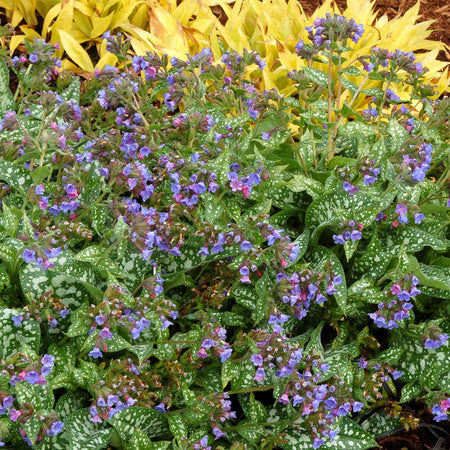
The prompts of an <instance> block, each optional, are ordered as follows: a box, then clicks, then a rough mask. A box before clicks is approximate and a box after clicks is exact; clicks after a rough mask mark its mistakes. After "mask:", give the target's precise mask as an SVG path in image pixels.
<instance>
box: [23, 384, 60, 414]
mask: <svg viewBox="0 0 450 450" xmlns="http://www.w3.org/2000/svg"><path fill="white" fill-rule="evenodd" d="M15 389H16V398H17V401H18V402H19V403H20V404H22V405H23V404H24V403H26V402H28V403H31V405H32V406H33V409H34V410H35V411H38V410H40V409H51V408H53V404H54V401H55V397H54V396H53V391H52V390H51V388H50V386H49V384H48V383H46V384H43V385H39V384H30V383H28V382H27V381H23V382H22V383H18V384H16V386H15Z"/></svg>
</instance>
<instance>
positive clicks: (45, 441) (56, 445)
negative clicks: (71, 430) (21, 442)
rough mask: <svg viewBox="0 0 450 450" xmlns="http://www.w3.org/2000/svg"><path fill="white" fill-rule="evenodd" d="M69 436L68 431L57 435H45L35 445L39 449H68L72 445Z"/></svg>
mask: <svg viewBox="0 0 450 450" xmlns="http://www.w3.org/2000/svg"><path fill="white" fill-rule="evenodd" d="M67 436H68V435H67V433H64V432H63V433H60V434H58V435H57V436H47V435H44V436H43V438H42V439H41V440H40V441H39V443H38V444H36V445H35V447H36V448H38V449H39V450H67V449H68V448H69V446H70V442H69V440H68V439H67Z"/></svg>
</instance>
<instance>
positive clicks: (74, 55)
mask: <svg viewBox="0 0 450 450" xmlns="http://www.w3.org/2000/svg"><path fill="white" fill-rule="evenodd" d="M419 6H420V5H419V3H417V4H416V5H415V6H413V7H412V8H411V9H409V10H408V11H407V12H406V13H405V14H404V15H403V16H401V17H396V18H394V19H392V20H388V19H387V17H386V16H382V17H379V18H377V17H376V16H377V14H376V12H374V1H371V0H347V8H346V9H345V10H344V11H340V10H339V8H338V6H337V5H336V4H335V3H334V2H333V1H332V0H326V1H325V2H324V3H323V5H322V6H321V7H319V8H318V9H317V10H316V11H315V12H314V14H313V15H312V16H311V17H308V16H307V15H306V14H305V12H304V11H303V9H302V7H301V4H300V3H299V2H298V0H236V1H234V2H233V1H232V0H181V1H180V0H179V1H177V0H0V8H3V9H4V11H5V14H6V16H7V18H8V20H9V21H10V23H11V25H12V26H13V27H17V26H18V27H19V28H20V30H21V32H22V34H17V35H16V36H14V37H13V38H12V40H11V42H10V50H11V54H12V53H13V52H14V51H15V49H16V48H17V47H18V46H19V45H20V44H21V43H22V42H23V40H24V39H25V38H27V39H29V40H33V39H34V37H39V38H43V39H46V40H47V41H49V42H51V43H56V42H58V43H59V44H60V48H61V50H60V54H59V55H58V56H60V57H61V56H63V55H64V53H65V54H66V55H67V57H68V58H65V59H63V68H66V69H69V70H73V71H78V72H80V71H85V72H92V71H93V70H94V69H95V68H96V69H102V68H103V67H104V66H105V65H107V64H109V65H116V64H118V61H117V58H116V57H115V55H113V54H111V53H109V52H108V51H107V50H106V42H105V40H103V39H102V38H101V36H102V35H103V33H104V32H105V31H107V30H110V31H112V32H122V33H124V34H126V35H127V36H128V37H130V39H131V46H132V49H133V51H134V52H135V53H136V54H145V53H146V52H147V51H157V52H158V53H167V54H169V55H170V56H176V57H178V58H185V56H186V54H187V53H191V54H192V53H197V52H199V51H201V50H202V49H203V48H206V47H210V48H211V50H212V52H213V55H214V57H215V59H216V60H220V58H221V56H222V54H223V53H224V52H225V51H228V50H236V51H239V52H242V51H243V49H244V48H247V49H253V50H256V51H258V52H259V53H260V55H261V57H262V58H264V59H265V61H266V63H267V65H266V67H265V68H264V69H263V71H262V83H261V84H260V85H259V88H261V89H271V88H276V89H277V90H278V91H279V92H281V93H283V94H285V95H291V94H293V93H294V92H295V87H294V86H293V84H292V83H291V82H290V81H289V80H288V79H287V77H286V74H287V73H288V72H290V71H291V70H293V69H297V70H298V69H300V68H301V67H302V66H303V65H304V64H305V62H304V61H303V60H302V59H300V58H299V57H298V56H297V55H296V54H295V45H296V44H297V42H298V41H299V40H300V39H304V40H307V32H306V30H305V27H307V26H310V25H312V23H313V21H314V19H315V18H317V17H324V16H325V14H326V13H330V14H335V13H336V14H343V15H344V16H346V17H347V18H353V19H354V20H355V21H356V23H358V24H363V25H364V30H365V33H364V35H363V37H362V38H361V39H360V40H359V42H358V43H357V44H355V43H353V42H351V43H349V45H350V46H351V47H352V50H351V51H349V52H348V53H346V54H345V57H346V58H347V62H346V63H345V64H347V65H351V64H356V65H360V63H359V62H358V61H357V58H358V57H360V56H362V55H364V54H367V53H369V51H370V49H371V48H372V47H374V46H377V47H380V48H386V49H388V50H395V49H401V50H402V51H405V52H414V53H416V54H417V59H418V61H420V62H422V64H423V65H424V66H425V67H427V68H428V69H429V72H427V73H426V81H427V82H429V83H430V84H435V85H437V91H438V93H439V94H441V93H442V92H445V91H446V90H447V89H448V86H449V84H450V78H449V76H448V68H447V65H448V63H446V62H443V61H439V60H437V59H436V58H437V55H438V53H439V51H440V50H441V49H443V48H444V47H445V45H444V44H443V43H442V42H438V41H433V40H430V39H428V37H429V36H430V34H431V32H432V30H431V28H430V26H431V25H432V21H424V22H418V20H419V19H420V16H419ZM217 10H220V11H221V13H222V17H221V20H220V21H219V19H218V17H217V16H216V15H215V14H214V12H216V11H217ZM37 15H40V16H41V17H42V18H43V24H42V27H40V29H37V24H38V20H37ZM23 22H24V23H23ZM88 52H89V53H88ZM89 55H95V56H94V57H93V59H94V60H95V61H96V62H95V64H94V63H93V61H92V59H91V57H90V56H89ZM314 66H315V67H316V68H319V69H325V67H323V66H321V65H320V63H314ZM343 69H345V65H344V67H343ZM254 72H255V73H253V74H252V73H250V74H249V75H250V76H252V75H254V76H257V75H261V72H260V69H259V68H257V67H256V66H255V68H254ZM333 77H337V73H334V74H333ZM349 79H350V81H353V82H354V83H356V84H358V83H360V82H361V81H362V79H358V77H349ZM376 86H377V81H374V80H369V82H368V83H367V84H366V85H365V87H367V88H370V87H376ZM405 89H407V87H405ZM347 94H348V93H346V92H343V93H342V95H344V96H345V95H347ZM397 94H398V95H399V96H400V97H402V95H405V94H406V93H402V92H397ZM365 102H366V99H365V98H364V96H360V98H359V99H358V101H357V102H356V103H355V104H354V107H355V108H357V109H360V108H361V107H362V106H363V104H364V103H365Z"/></svg>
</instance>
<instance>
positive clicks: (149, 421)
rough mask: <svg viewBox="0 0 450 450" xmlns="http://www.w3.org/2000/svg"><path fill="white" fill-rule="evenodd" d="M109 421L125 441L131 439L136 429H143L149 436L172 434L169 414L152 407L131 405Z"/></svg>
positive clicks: (156, 436)
mask: <svg viewBox="0 0 450 450" xmlns="http://www.w3.org/2000/svg"><path fill="white" fill-rule="evenodd" d="M108 422H109V423H110V424H111V425H112V426H113V427H114V428H115V429H116V430H117V432H118V433H119V435H120V437H121V438H122V440H123V441H124V442H128V441H129V440H131V439H132V436H133V434H134V433H135V432H136V430H141V431H143V432H144V433H145V434H146V435H147V436H148V437H149V438H158V437H168V436H170V430H169V425H168V423H167V416H166V415H165V414H163V413H161V412H159V411H156V410H154V409H151V408H144V407H140V406H131V407H130V408H126V409H123V410H122V411H120V412H118V413H117V414H116V415H115V416H114V417H112V418H111V419H109V420H108Z"/></svg>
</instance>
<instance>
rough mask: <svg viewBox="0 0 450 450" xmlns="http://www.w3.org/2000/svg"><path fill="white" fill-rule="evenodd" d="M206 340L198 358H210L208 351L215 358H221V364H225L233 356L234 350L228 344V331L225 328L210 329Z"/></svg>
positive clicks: (202, 344)
mask: <svg viewBox="0 0 450 450" xmlns="http://www.w3.org/2000/svg"><path fill="white" fill-rule="evenodd" d="M206 336H207V337H206V338H205V339H203V341H202V343H201V346H200V350H199V351H198V352H197V357H198V358H202V359H205V358H208V356H210V355H209V354H208V350H209V351H210V353H212V354H213V355H214V356H218V357H219V358H220V362H222V363H224V362H225V361H226V360H227V359H228V358H229V357H230V356H231V354H232V352H233V349H232V348H230V344H229V343H228V342H226V340H225V339H226V338H227V331H226V330H225V328H221V327H214V328H211V329H209V332H208V333H207V334H206Z"/></svg>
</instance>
